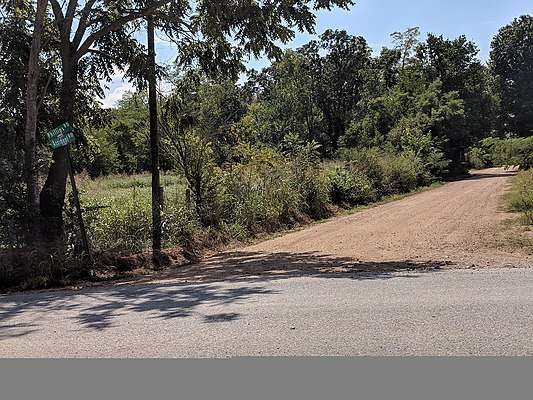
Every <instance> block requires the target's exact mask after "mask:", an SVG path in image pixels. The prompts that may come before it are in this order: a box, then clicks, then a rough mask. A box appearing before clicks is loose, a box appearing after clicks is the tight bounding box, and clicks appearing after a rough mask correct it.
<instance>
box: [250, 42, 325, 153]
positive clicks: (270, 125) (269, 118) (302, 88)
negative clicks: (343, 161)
mask: <svg viewBox="0 0 533 400" xmlns="http://www.w3.org/2000/svg"><path fill="white" fill-rule="evenodd" d="M248 86H253V87H254V93H255V95H256V96H255V98H254V100H253V101H254V103H252V104H251V105H250V107H249V110H248V113H247V115H246V117H245V118H244V119H243V120H242V121H241V124H240V128H241V129H242V130H243V132H242V134H243V136H244V137H247V138H249V139H251V140H255V141H259V142H262V143H265V144H270V145H274V146H278V145H280V144H281V143H282V142H283V141H284V140H285V138H286V137H288V136H291V137H297V138H298V139H299V140H303V141H311V140H316V141H318V142H322V143H325V142H326V141H327V137H324V135H322V123H323V118H322V114H321V111H320V109H319V108H318V105H317V102H316V97H315V93H314V90H313V89H314V84H313V76H312V75H311V73H310V66H309V60H308V59H307V58H306V57H305V56H304V55H303V54H301V53H298V52H294V51H291V50H289V51H286V52H285V53H284V54H283V56H282V57H281V59H280V60H279V61H277V62H275V63H273V64H272V66H271V67H269V68H266V69H265V70H263V71H262V72H261V73H260V74H259V75H255V74H253V73H252V74H250V76H249V81H248Z"/></svg>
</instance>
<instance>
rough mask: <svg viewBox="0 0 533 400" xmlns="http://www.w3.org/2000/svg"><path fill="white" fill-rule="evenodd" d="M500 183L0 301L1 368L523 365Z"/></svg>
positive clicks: (524, 273)
mask: <svg viewBox="0 0 533 400" xmlns="http://www.w3.org/2000/svg"><path fill="white" fill-rule="evenodd" d="M508 184H509V174H507V173H505V172H504V171H502V170H487V171H483V172H481V173H478V174H476V175H475V176H474V177H473V178H471V179H468V180H464V181H458V182H453V183H449V184H447V185H444V186H443V187H440V188H437V189H435V190H432V191H428V192H424V193H421V194H418V195H415V196H412V197H409V198H406V199H403V200H401V201H398V202H394V203H389V204H385V205H382V206H378V207H375V208H372V209H368V210H365V211H363V212H360V213H357V214H354V215H351V216H348V217H342V218H337V219H334V220H332V221H329V222H327V223H325V224H321V225H315V226H312V227H310V228H308V229H305V230H302V231H299V232H294V233H291V234H288V235H284V236H282V237H279V238H276V239H273V240H269V241H266V242H263V243H260V244H257V245H254V246H250V247H247V248H243V249H239V250H235V251H232V252H227V253H223V254H219V255H216V256H214V257H212V258H210V259H208V260H206V261H205V262H204V263H203V264H200V265H197V266H191V267H187V268H183V269H181V270H180V271H178V272H175V273H174V278H175V279H173V280H172V279H171V280H164V281H158V282H152V283H150V284H133V285H114V286H110V287H99V288H92V289H84V290H81V291H65V290H62V291H50V292H37V293H27V294H19V295H7V296H2V297H0V356H14V357H17V356H29V357H39V356H54V357H64V356H73V357H87V356H97V357H98V356H107V357H165V356H169V357H174V356H191V357H202V356H206V357H210V356H220V357H226V356H234V355H360V354H367V355H378V354H381V355H390V354H394V355H407V354H421V355H422V354H423V355H430V354H432V355H469V354H475V355H525V354H530V355H533V269H527V268H516V267H531V266H533V256H532V255H531V254H530V253H529V254H528V250H527V249H526V248H521V249H520V248H517V247H516V245H511V246H508V244H507V240H508V238H506V235H508V234H509V232H511V230H508V229H506V228H504V227H503V226H504V221H505V220H506V219H507V218H508V214H507V213H505V212H504V211H503V209H502V200H501V196H502V194H503V192H504V190H505V187H506V186H507V185H508ZM513 249H514V250H513ZM472 265H475V266H476V267H479V268H476V269H473V270H467V269H453V267H471V266H472ZM443 267H444V268H443ZM482 267H485V268H482ZM492 267H494V268H492ZM509 267H515V268H514V269H510V268H509ZM359 271H364V272H359ZM295 275H299V276H298V277H296V276H295ZM289 278H290V279H289ZM184 280H187V281H188V282H189V284H184V282H183V281H184Z"/></svg>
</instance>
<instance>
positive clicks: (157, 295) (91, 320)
mask: <svg viewBox="0 0 533 400" xmlns="http://www.w3.org/2000/svg"><path fill="white" fill-rule="evenodd" d="M0 301H1V303H2V307H1V309H0V356H2V357H121V358H122V357H158V358H159V357H232V356H317V355H321V356H322V355H330V356H331V355H339V356H347V355H533V270H531V269H513V270H507V269H487V270H480V271H467V270H450V271H433V272H408V273H391V274H381V275H376V274H355V275H353V276H346V275H343V276H340V275H331V276H323V277H300V278H292V279H282V280H260V279H258V280H255V281H253V282H252V281H249V282H234V283H229V282H226V283H216V284H215V283H211V284H204V285H181V286H180V285H177V284H176V282H164V283H163V282H161V283H154V284H150V285H124V286H115V287H112V288H109V287H108V288H103V287H102V288H93V289H85V290H82V291H81V292H73V291H56V292H48V293H31V294H21V295H10V296H4V297H1V298H0Z"/></svg>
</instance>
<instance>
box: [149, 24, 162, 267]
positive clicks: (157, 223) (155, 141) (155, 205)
mask: <svg viewBox="0 0 533 400" xmlns="http://www.w3.org/2000/svg"><path fill="white" fill-rule="evenodd" d="M146 21H147V25H148V105H149V108H150V150H151V156H152V251H153V253H152V257H153V261H154V263H155V265H156V266H158V265H159V259H160V257H159V256H160V252H161V207H162V199H161V194H162V190H161V182H160V176H159V126H158V122H157V92H156V90H157V88H156V69H155V65H156V64H155V40H154V39H155V38H154V36H155V29H154V20H153V17H152V16H148V17H147V19H146Z"/></svg>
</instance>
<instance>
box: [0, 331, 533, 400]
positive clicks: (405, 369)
mask: <svg viewBox="0 0 533 400" xmlns="http://www.w3.org/2000/svg"><path fill="white" fill-rule="evenodd" d="M148 340H149V339H148ZM147 345H148V343H147ZM531 398H533V358H528V359H519V358H516V359H511V358H508V359H507V358H355V359H347V358H338V359H331V358H291V359H273V358H263V359H251V358H242V359H230V360H162V361H157V360H128V361H121V360H76V361H74V360H64V361H59V360H3V361H0V399H5V400H18V399H21V400H31V399H39V400H47V399H53V400H62V399H68V400H73V399H82V400H83V399H91V400H95V399H112V400H119V399H128V400H135V399H143V400H152V399H187V400H189V399H201V400H208V399H217V400H218V399H231V400H238V399H247V400H248V399H268V400H272V399H290V400H292V399H306V400H309V399H321V400H329V399H365V400H366V399H379V400H385V399H395V400H396V399H409V400H416V399H424V400H427V399H431V400H433V399H437V400H438V399H446V400H450V399H466V400H475V399H483V400H490V399H496V400H514V399H528V400H529V399H531Z"/></svg>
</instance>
